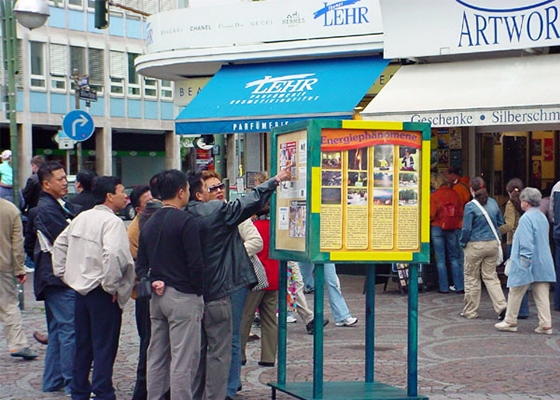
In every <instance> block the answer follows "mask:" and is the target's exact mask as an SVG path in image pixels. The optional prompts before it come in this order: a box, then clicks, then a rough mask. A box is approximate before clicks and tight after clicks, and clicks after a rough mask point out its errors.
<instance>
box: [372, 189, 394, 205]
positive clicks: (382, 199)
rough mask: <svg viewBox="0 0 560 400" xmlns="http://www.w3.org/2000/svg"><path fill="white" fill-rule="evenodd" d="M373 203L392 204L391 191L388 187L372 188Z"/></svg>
mask: <svg viewBox="0 0 560 400" xmlns="http://www.w3.org/2000/svg"><path fill="white" fill-rule="evenodd" d="M373 204H375V205H376V206H390V205H392V204H393V191H392V190H389V189H373Z"/></svg>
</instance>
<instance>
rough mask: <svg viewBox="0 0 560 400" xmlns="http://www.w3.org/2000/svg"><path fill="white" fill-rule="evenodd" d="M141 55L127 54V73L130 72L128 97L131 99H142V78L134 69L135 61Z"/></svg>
mask: <svg viewBox="0 0 560 400" xmlns="http://www.w3.org/2000/svg"><path fill="white" fill-rule="evenodd" d="M139 55H140V54H136V53H128V54H127V61H128V63H127V64H128V65H127V72H128V82H127V86H128V95H129V96H131V97H140V77H139V75H138V73H137V72H136V68H134V60H136V57H138V56H139Z"/></svg>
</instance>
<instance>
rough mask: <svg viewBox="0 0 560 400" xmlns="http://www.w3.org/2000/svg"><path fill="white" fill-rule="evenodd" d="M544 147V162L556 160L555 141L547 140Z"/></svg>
mask: <svg viewBox="0 0 560 400" xmlns="http://www.w3.org/2000/svg"><path fill="white" fill-rule="evenodd" d="M543 147H544V150H543V156H544V161H553V160H554V139H552V138H545V139H544V146H543Z"/></svg>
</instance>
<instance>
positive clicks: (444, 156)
mask: <svg viewBox="0 0 560 400" xmlns="http://www.w3.org/2000/svg"><path fill="white" fill-rule="evenodd" d="M438 167H439V168H440V169H444V168H449V149H440V150H438Z"/></svg>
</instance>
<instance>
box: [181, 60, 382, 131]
mask: <svg viewBox="0 0 560 400" xmlns="http://www.w3.org/2000/svg"><path fill="white" fill-rule="evenodd" d="M388 63H389V61H388V60H384V59H382V58H380V57H356V58H337V59H324V60H305V61H291V62H277V63H265V64H244V65H226V66H223V67H222V68H221V69H220V70H219V71H218V73H217V74H216V75H215V76H214V77H213V78H212V79H211V80H210V82H208V84H207V85H206V86H205V87H204V89H202V91H201V92H200V93H199V94H198V95H197V96H196V97H195V98H194V99H193V100H192V102H191V103H190V104H189V105H188V106H186V107H185V108H184V109H183V111H181V112H180V113H179V115H178V116H177V118H176V119H175V130H176V132H177V133H178V134H219V133H247V132H267V131H270V130H271V129H272V128H274V127H277V126H283V125H287V124H288V123H291V122H295V121H301V120H305V119H309V118H339V119H347V118H350V117H351V116H352V114H353V111H354V107H356V106H357V105H358V103H359V102H360V100H361V99H362V97H363V96H364V94H365V93H366V92H367V91H368V90H369V88H370V87H371V86H372V85H373V84H374V82H375V80H376V79H377V77H378V76H379V75H380V74H381V73H382V72H383V70H384V69H385V67H386V66H387V64H388Z"/></svg>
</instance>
